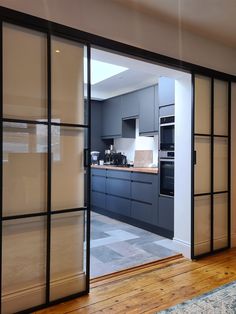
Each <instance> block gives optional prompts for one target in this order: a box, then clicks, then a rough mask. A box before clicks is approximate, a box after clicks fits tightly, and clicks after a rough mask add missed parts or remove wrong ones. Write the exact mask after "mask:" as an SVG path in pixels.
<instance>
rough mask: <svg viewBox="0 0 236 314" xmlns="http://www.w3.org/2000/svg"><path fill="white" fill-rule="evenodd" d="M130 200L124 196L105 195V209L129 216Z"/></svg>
mask: <svg viewBox="0 0 236 314" xmlns="http://www.w3.org/2000/svg"><path fill="white" fill-rule="evenodd" d="M130 208H131V201H130V200H129V199H126V198H121V197H117V196H114V195H107V197H106V209H107V210H108V211H111V212H113V213H116V214H118V215H123V216H127V217H129V216H130Z"/></svg>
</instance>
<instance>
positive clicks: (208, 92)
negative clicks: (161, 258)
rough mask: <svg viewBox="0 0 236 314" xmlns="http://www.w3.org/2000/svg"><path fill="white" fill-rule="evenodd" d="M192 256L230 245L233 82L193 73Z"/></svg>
mask: <svg viewBox="0 0 236 314" xmlns="http://www.w3.org/2000/svg"><path fill="white" fill-rule="evenodd" d="M193 86H194V88H193V94H194V95H193V99H194V108H193V112H194V119H193V120H194V121H193V125H194V131H193V133H194V134H193V182H192V185H193V200H192V209H193V210H192V257H193V258H194V257H197V256H202V255H204V254H209V253H213V252H215V251H218V250H221V249H224V248H228V247H229V246H230V105H231V104H230V102H231V95H230V93H231V87H230V82H228V81H223V80H219V79H216V78H213V77H206V76H199V75H194V76H193Z"/></svg>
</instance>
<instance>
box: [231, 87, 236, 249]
mask: <svg viewBox="0 0 236 314" xmlns="http://www.w3.org/2000/svg"><path fill="white" fill-rule="evenodd" d="M231 99H232V103H231V246H233V247H235V246H236V123H235V117H236V83H233V84H232V98H231Z"/></svg>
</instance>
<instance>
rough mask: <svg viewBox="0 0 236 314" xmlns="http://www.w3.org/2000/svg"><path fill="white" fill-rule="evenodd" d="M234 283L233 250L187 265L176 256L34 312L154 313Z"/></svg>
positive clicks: (93, 285)
mask: <svg viewBox="0 0 236 314" xmlns="http://www.w3.org/2000/svg"><path fill="white" fill-rule="evenodd" d="M234 280H236V249H230V250H227V251H224V252H221V253H218V254H216V255H214V256H209V257H205V258H202V259H201V260H199V261H190V260H188V259H186V258H184V257H181V256H178V257H176V258H173V257H172V258H171V260H164V261H159V262H158V263H156V264H155V263H152V264H149V265H147V266H146V267H139V268H137V269H133V270H132V271H124V272H120V273H117V274H115V275H113V276H111V275H110V276H105V277H102V278H100V280H98V279H95V280H92V282H91V291H90V294H89V295H87V296H83V297H80V298H78V299H75V300H72V301H69V302H66V303H62V304H59V305H57V306H53V307H51V308H48V309H45V310H41V311H38V312H37V314H46V313H50V314H54V313H57V314H59V313H61V314H62V313H72V314H74V313H105V314H109V313H112V314H115V313H135V314H140V313H155V312H156V311H160V310H163V309H165V308H168V307H170V306H172V305H175V304H177V303H180V302H182V301H184V300H188V299H191V298H193V297H195V296H197V295H201V294H203V293H205V292H207V291H209V290H212V289H214V288H216V287H218V286H221V285H223V284H226V283H228V282H231V281H234Z"/></svg>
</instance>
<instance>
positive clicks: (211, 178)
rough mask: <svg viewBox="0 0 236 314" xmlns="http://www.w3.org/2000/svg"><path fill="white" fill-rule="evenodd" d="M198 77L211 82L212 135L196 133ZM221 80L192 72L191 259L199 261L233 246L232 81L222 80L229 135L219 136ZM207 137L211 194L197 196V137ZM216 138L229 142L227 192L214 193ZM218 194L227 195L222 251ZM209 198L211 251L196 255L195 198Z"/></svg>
mask: <svg viewBox="0 0 236 314" xmlns="http://www.w3.org/2000/svg"><path fill="white" fill-rule="evenodd" d="M197 75H200V76H201V75H202V76H204V77H206V78H209V79H210V80H211V126H210V134H205V133H196V132H195V77H196V76H197ZM217 79H219V78H218V77H215V76H214V75H211V76H209V75H203V74H202V73H197V72H192V144H191V166H192V169H191V259H199V258H201V257H204V256H208V255H212V254H215V253H218V252H221V251H224V250H226V249H229V248H230V246H231V82H232V81H231V80H229V79H227V78H224V79H223V78H221V79H220V80H222V81H225V82H226V83H227V84H228V88H227V90H228V134H227V135H219V134H218V135H217V134H215V133H214V81H215V80H217ZM196 136H200V137H207V138H209V139H210V145H211V152H210V164H211V169H210V185H211V187H210V192H209V193H200V194H196V193H195V192H194V181H195V171H194V168H195V164H196V161H197V156H196V152H195V137H196ZM215 138H226V139H227V140H228V169H227V175H228V181H227V190H225V191H217V192H214V139H215ZM217 194H227V196H228V201H227V207H228V208H227V215H228V217H227V245H226V246H225V247H223V248H220V249H214V195H217ZM201 196H209V197H210V249H209V251H208V252H206V253H202V254H198V255H197V254H195V252H194V247H195V234H194V231H195V218H194V217H195V215H194V213H195V207H194V200H195V197H201Z"/></svg>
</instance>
